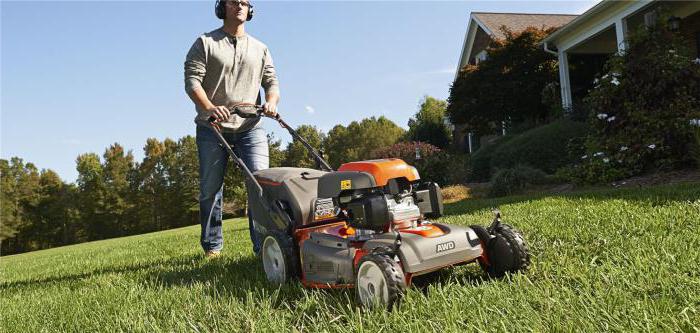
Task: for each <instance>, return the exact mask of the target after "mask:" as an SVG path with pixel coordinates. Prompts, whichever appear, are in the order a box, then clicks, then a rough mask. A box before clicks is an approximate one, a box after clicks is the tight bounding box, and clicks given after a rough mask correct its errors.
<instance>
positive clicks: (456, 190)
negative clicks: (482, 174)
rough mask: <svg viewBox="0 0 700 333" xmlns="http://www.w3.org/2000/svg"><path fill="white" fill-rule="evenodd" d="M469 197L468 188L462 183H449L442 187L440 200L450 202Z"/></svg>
mask: <svg viewBox="0 0 700 333" xmlns="http://www.w3.org/2000/svg"><path fill="white" fill-rule="evenodd" d="M470 197H471V193H470V189H469V188H468V187H466V186H464V185H450V186H447V187H443V188H442V200H443V202H445V203H452V202H457V201H461V200H464V199H468V198H470Z"/></svg>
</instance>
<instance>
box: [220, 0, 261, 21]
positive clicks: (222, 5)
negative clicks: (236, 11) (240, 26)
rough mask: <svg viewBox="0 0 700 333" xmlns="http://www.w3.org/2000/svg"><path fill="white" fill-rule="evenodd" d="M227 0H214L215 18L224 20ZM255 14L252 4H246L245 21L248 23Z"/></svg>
mask: <svg viewBox="0 0 700 333" xmlns="http://www.w3.org/2000/svg"><path fill="white" fill-rule="evenodd" d="M228 1H229V0H216V4H214V14H216V17H218V18H219V19H222V20H223V19H226V2H228ZM254 14H255V11H253V4H251V3H250V2H249V3H248V16H247V17H246V21H250V20H252V19H253V15H254Z"/></svg>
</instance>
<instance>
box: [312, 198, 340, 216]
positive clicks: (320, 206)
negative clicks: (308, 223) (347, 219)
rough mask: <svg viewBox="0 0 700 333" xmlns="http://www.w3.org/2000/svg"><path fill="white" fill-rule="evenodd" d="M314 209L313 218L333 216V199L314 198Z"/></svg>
mask: <svg viewBox="0 0 700 333" xmlns="http://www.w3.org/2000/svg"><path fill="white" fill-rule="evenodd" d="M315 206H316V207H315V209H314V219H315V220H323V219H327V218H331V217H335V205H333V199H332V198H327V199H316V204H315Z"/></svg>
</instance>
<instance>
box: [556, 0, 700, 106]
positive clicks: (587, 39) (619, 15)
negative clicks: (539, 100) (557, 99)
mask: <svg viewBox="0 0 700 333" xmlns="http://www.w3.org/2000/svg"><path fill="white" fill-rule="evenodd" d="M660 5H663V6H665V8H666V9H667V10H668V11H669V13H670V14H671V15H672V16H671V19H670V20H669V21H674V22H673V23H674V24H677V25H678V29H679V30H680V32H681V33H682V34H683V35H684V36H686V37H687V39H688V40H691V41H692V42H691V43H692V45H690V46H691V47H692V48H693V49H694V50H695V53H696V54H697V56H698V57H700V1H659V0H637V1H614V0H603V1H601V2H599V3H598V4H597V5H595V6H593V7H592V8H591V9H589V10H588V11H586V12H585V13H583V14H581V15H580V16H578V17H577V18H575V19H574V20H572V21H571V22H569V23H568V24H566V25H565V26H563V27H561V28H560V29H558V30H557V31H555V32H554V33H552V34H551V35H549V36H548V37H547V38H545V40H544V43H543V47H544V50H545V51H547V52H550V53H552V54H555V55H557V57H558V58H559V83H560V88H561V102H562V106H563V107H564V108H565V109H569V108H571V107H572V105H575V103H576V101H578V100H580V99H581V98H583V97H585V95H586V94H587V89H583V88H582V87H585V86H586V83H588V84H589V85H590V84H591V83H592V81H593V76H594V75H595V74H596V71H591V70H588V71H575V70H572V67H576V66H571V63H572V62H576V63H590V62H591V61H595V62H596V63H597V67H598V68H597V70H598V71H600V70H601V69H602V64H603V63H604V60H605V59H607V58H608V57H609V56H610V55H611V54H613V53H615V52H619V51H623V50H624V49H625V40H626V38H627V35H628V32H629V31H633V29H636V28H637V27H639V26H641V25H645V24H646V25H650V24H653V22H655V21H656V15H658V11H657V10H656V9H658V7H659V6H660ZM671 23H672V22H669V24H671ZM601 60H602V61H601Z"/></svg>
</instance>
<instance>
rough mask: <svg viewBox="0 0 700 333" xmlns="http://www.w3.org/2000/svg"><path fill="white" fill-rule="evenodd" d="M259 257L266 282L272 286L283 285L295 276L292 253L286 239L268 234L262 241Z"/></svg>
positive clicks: (291, 247)
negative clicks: (272, 284)
mask: <svg viewBox="0 0 700 333" xmlns="http://www.w3.org/2000/svg"><path fill="white" fill-rule="evenodd" d="M260 251H261V257H262V262H263V268H264V269H265V275H266V276H267V280H268V281H270V282H271V283H274V284H278V285H281V284H284V283H286V282H288V281H289V280H291V279H292V278H293V277H294V276H295V270H294V265H295V264H294V255H293V253H292V251H294V249H293V246H292V244H290V241H289V240H287V239H283V237H280V236H278V235H274V234H268V235H266V236H265V238H264V240H263V245H262V249H261V250H260Z"/></svg>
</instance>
